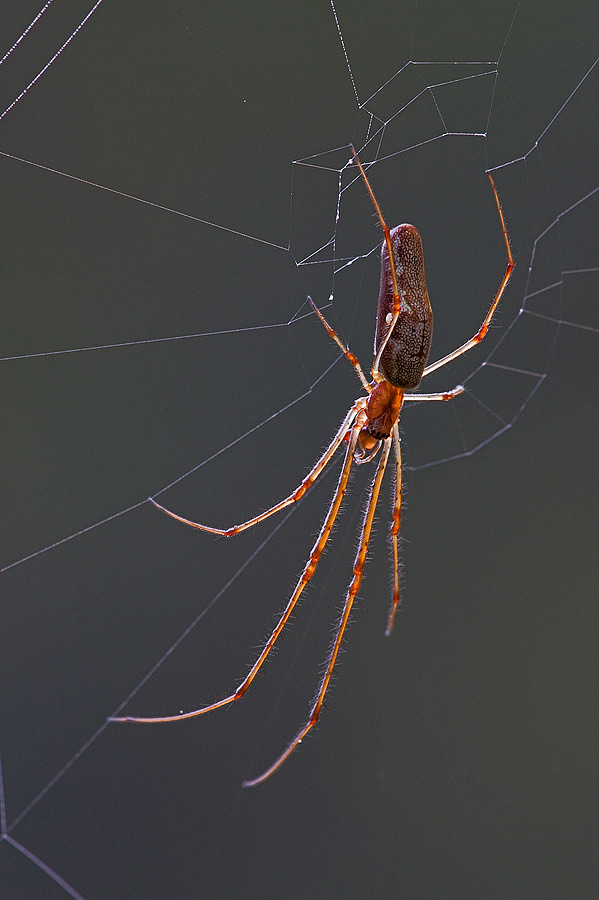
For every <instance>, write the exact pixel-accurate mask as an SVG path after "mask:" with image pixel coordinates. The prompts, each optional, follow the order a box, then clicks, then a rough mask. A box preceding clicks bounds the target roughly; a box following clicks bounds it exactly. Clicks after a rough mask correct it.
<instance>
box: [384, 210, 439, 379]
mask: <svg viewBox="0 0 599 900" xmlns="http://www.w3.org/2000/svg"><path fill="white" fill-rule="evenodd" d="M390 237H391V248H392V252H393V260H394V263H395V271H396V278H397V288H398V291H399V297H400V303H401V309H400V313H399V318H398V320H397V322H396V323H395V327H394V329H393V331H392V332H391V335H390V337H389V340H388V341H387V345H386V346H385V349H384V350H383V355H382V356H381V360H380V363H379V372H380V373H381V375H382V376H383V377H384V378H385V379H386V380H387V381H388V382H390V384H392V385H394V386H395V387H398V388H401V389H402V390H412V389H413V388H416V387H418V385H419V384H420V379H421V378H422V373H423V372H424V368H425V366H426V362H427V359H428V355H429V352H430V348H431V341H432V337H433V311H432V309H431V304H430V300H429V298H428V291H427V288H426V278H425V274H424V259H423V255H422V241H421V239H420V234H419V233H418V230H417V229H416V228H414V226H413V225H398V226H397V227H396V228H393V229H392V231H391V235H390ZM394 305H395V300H394V296H393V276H392V274H391V266H390V264H389V253H388V250H387V243H386V241H383V246H382V249H381V287H380V292H379V303H378V310H377V318H376V332H375V339H374V352H375V354H376V353H377V352H378V348H379V347H380V345H381V343H382V342H383V340H384V339H385V336H386V334H387V329H388V327H389V322H390V321H391V316H392V315H393V308H394Z"/></svg>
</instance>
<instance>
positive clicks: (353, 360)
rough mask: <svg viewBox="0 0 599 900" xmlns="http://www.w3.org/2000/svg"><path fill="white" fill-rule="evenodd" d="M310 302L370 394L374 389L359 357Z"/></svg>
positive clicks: (310, 300)
mask: <svg viewBox="0 0 599 900" xmlns="http://www.w3.org/2000/svg"><path fill="white" fill-rule="evenodd" d="M308 302H309V303H310V306H311V307H312V309H313V310H314V312H315V313H316V315H317V316H318V318H319V319H320V321H321V322H322V324H323V325H324V327H325V329H326V331H327V332H328V334H329V336H330V337H332V338H333V340H334V341H335V343H336V344H337V346H338V347H340V348H341V351H342V353H343V354H344V355H345V356H346V357H347V358H348V360H349V361H350V363H351V364H352V366H353V367H354V369H355V370H356V372H357V375H358V378H359V379H360V381H361V382H362V387H363V388H364V390H366V391H369V392H370V391H371V390H372V387H371V385H370V384H369V382H368V379H367V378H366V376H365V375H364V372H363V370H362V366H361V365H360V363H359V362H358V357H357V356H354V354H353V353H352V352H351V350H350V349H349V347H346V346H345V344H344V343H343V341H342V340H341V338H340V337H339V335H338V334H337V332H336V331H335V329H334V328H331V326H330V325H329V323H328V322H327V320H326V319H325V317H324V316H323V314H322V313H321V311H320V310H319V308H318V307H317V306H316V304H315V303H314V301H313V300H312V297H308Z"/></svg>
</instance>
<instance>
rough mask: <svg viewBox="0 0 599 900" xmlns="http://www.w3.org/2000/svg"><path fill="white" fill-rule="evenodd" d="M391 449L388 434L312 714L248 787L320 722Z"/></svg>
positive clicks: (280, 762)
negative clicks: (352, 570) (352, 569)
mask: <svg viewBox="0 0 599 900" xmlns="http://www.w3.org/2000/svg"><path fill="white" fill-rule="evenodd" d="M390 449H391V438H386V439H385V441H384V446H383V451H382V454H381V458H380V460H379V464H378V467H377V470H376V474H375V476H374V479H373V482H372V486H371V488H370V495H369V497H368V503H367V506H366V513H365V516H364V522H363V524H362V532H361V534H360V546H359V548H358V552H357V554H356V559H355V561H354V576H353V578H352V580H351V582H350V585H349V588H348V591H347V596H346V598H345V603H344V605H343V611H342V613H341V618H340V619H339V623H338V625H337V630H336V632H335V637H334V639H333V646H332V648H331V651H330V653H329V657H328V660H327V665H326V669H325V673H324V676H323V678H322V681H321V683H320V687H319V688H318V693H317V695H316V698H315V700H314V703H313V705H312V708H311V710H310V717H309V719H308V721H307V722H306V724H305V725H303V726H302V728H301V729H300V730H299V731H298V733H297V734H296V736H295V737H294V738H293V740H292V741H291V743H290V744H289V745H288V746H287V748H286V749H285V750H284V751H283V753H281V755H280V756H279V757H278V758H277V759H276V760H275V762H274V763H273V764H272V765H271V766H270V767H269V768H268V769H266V771H265V772H263V773H262V775H259V776H258V778H252V779H251V780H249V781H244V782H243V786H244V787H254V785H256V784H260V783H261V782H263V781H266V779H267V778H270V776H271V775H272V774H273V772H276V771H277V769H278V768H280V766H282V765H283V763H284V762H285V760H286V759H287V758H288V757H289V756H290V755H291V754H292V753H293V751H294V750H295V748H296V747H297V745H298V744H299V743H301V741H302V740H303V739H304V737H305V736H306V734H307V733H308V732H309V731H310V729H311V728H312V727H313V726H314V725H315V724H316V722H317V720H318V717H319V715H320V710H321V708H322V704H323V702H324V698H325V694H326V692H327V689H328V687H329V682H330V680H331V675H332V674H333V669H334V667H335V662H336V661H337V655H338V653H339V648H340V646H341V641H342V640H343V635H344V633H345V629H346V627H347V623H348V620H349V616H350V612H351V609H352V606H353V603H354V600H355V598H356V594H357V593H358V591H359V589H360V583H361V581H362V572H363V569H364V563H365V561H366V553H367V551H368V543H369V541H370V532H371V530H372V523H373V521H374V514H375V510H376V504H377V500H378V497H379V493H380V490H381V482H382V480H383V475H384V474H385V467H386V465H387V460H388V459H389V451H390Z"/></svg>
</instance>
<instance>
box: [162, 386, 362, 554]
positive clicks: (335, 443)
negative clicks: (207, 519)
mask: <svg viewBox="0 0 599 900" xmlns="http://www.w3.org/2000/svg"><path fill="white" fill-rule="evenodd" d="M365 406H366V398H365V397H361V398H360V399H359V400H356V402H355V403H354V405H353V406H352V407H351V409H350V410H349V412H348V414H347V415H346V417H345V418H344V420H343V422H342V423H341V425H340V426H339V429H338V431H337V433H336V435H335V437H334V438H333V440H332V441H331V443H330V444H329V446H328V447H327V449H326V450H325V451H324V453H323V454H322V456H321V457H320V459H319V460H318V462H317V463H316V465H315V466H313V468H312V469H311V470H310V471H309V472H308V474H307V475H306V477H305V478H304V480H303V481H302V482H301V484H300V485H299V486H298V487H297V488H296V489H295V490H294V491H293V493H291V494H289V496H288V497H285V499H284V500H281V502H280V503H276V504H275V505H274V506H271V507H270V509H267V510H266V512H263V513H260V515H259V516H254V518H253V519H248V520H247V522H242V523H241V524H240V525H233V526H232V527H231V528H213V527H212V526H211V525H201V524H200V523H199V522H192V521H191V519H186V518H184V517H183V516H179V515H177V513H174V512H172V510H170V509H167V508H166V507H165V506H162V504H160V503H158V501H157V500H154V498H153V497H148V499H149V501H150V503H153V504H154V506H155V507H156V508H157V509H159V510H160V511H161V512H163V513H166V515H167V516H170V517H171V519H176V520H177V522H183V524H184V525H191V527H192V528H199V529H200V531H208V532H210V534H220V535H224V536H225V537H232V536H233V535H235V534H239V533H240V532H241V531H245V530H246V529H247V528H251V527H252V526H253V525H257V524H258V523H259V522H264V520H265V519H268V518H269V517H270V516H273V515H274V514H275V513H278V512H280V511H281V510H282V509H285V507H286V506H291V504H292V503H297V501H298V500H299V499H300V498H301V497H303V496H304V494H305V493H306V491H307V490H308V489H309V488H311V487H312V485H313V484H314V482H315V481H316V479H317V478H318V477H319V476H320V475H321V474H322V472H323V470H324V469H325V468H326V466H327V465H328V464H329V462H330V461H331V459H332V458H333V456H334V455H335V453H336V451H337V450H338V448H339V446H340V445H341V443H342V441H343V438H344V437H345V435H346V434H347V430H348V428H349V427H350V426H351V423H352V422H353V420H354V419H355V418H356V415H357V414H358V413H359V412H360V410H362V409H364V407H365Z"/></svg>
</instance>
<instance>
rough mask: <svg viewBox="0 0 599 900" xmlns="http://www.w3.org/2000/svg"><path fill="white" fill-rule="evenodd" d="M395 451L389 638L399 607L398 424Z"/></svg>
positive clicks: (399, 448)
mask: <svg viewBox="0 0 599 900" xmlns="http://www.w3.org/2000/svg"><path fill="white" fill-rule="evenodd" d="M393 450H394V451H395V503H394V504H393V525H392V526H391V545H392V547H393V600H392V602H391V609H390V610H389V616H388V618H387V628H386V629H385V634H386V635H387V637H388V636H389V635H390V634H391V632H392V631H393V622H394V621H395V613H396V612H397V607H398V606H399V602H400V600H399V549H398V538H399V528H400V525H401V475H402V466H401V440H400V437H399V425H398V424H397V422H396V423H395V425H394V426H393Z"/></svg>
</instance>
